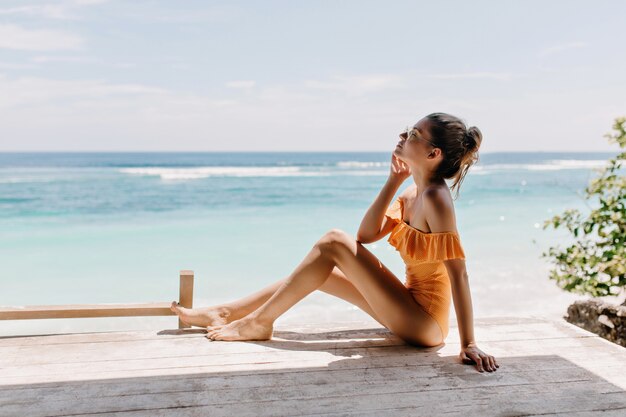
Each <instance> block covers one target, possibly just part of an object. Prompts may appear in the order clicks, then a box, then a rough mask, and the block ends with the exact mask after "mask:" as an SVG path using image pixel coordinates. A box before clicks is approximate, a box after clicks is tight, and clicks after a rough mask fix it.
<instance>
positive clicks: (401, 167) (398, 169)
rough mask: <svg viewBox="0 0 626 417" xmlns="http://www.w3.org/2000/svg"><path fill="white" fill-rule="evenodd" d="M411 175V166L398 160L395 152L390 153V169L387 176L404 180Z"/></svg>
mask: <svg viewBox="0 0 626 417" xmlns="http://www.w3.org/2000/svg"><path fill="white" fill-rule="evenodd" d="M410 176H411V168H409V166H408V165H407V164H405V163H404V162H402V161H401V160H399V159H398V158H397V157H396V155H395V154H391V170H390V172H389V178H394V179H396V178H397V179H399V180H402V181H404V180H405V179H407V178H409V177H410Z"/></svg>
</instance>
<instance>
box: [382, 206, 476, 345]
mask: <svg viewBox="0 0 626 417" xmlns="http://www.w3.org/2000/svg"><path fill="white" fill-rule="evenodd" d="M403 206H404V204H403V201H402V200H401V199H400V197H398V198H397V199H396V200H395V201H394V202H393V204H392V205H391V206H389V208H388V209H387V212H386V213H385V216H386V217H388V218H389V220H390V221H391V222H393V223H394V224H395V226H394V228H393V230H392V231H391V234H390V235H389V238H388V239H387V241H388V242H389V243H390V244H391V246H393V247H395V248H396V250H397V251H399V252H400V256H401V257H402V259H403V260H404V263H405V264H406V280H405V282H404V286H405V287H407V288H408V290H409V291H410V292H411V295H413V298H414V299H415V301H417V303H418V304H419V305H420V306H421V307H422V308H423V309H424V311H426V313H428V314H429V315H430V316H431V317H432V318H433V319H435V321H436V322H437V324H438V325H439V328H440V329H441V333H442V334H443V338H444V339H445V338H446V337H447V336H448V320H449V315H450V300H451V298H452V294H451V290H450V279H449V277H448V271H447V270H446V267H445V265H444V263H443V261H445V260H447V259H455V258H459V259H465V253H464V252H463V247H462V246H461V241H460V239H459V235H458V234H457V233H456V232H434V233H424V232H422V231H420V230H418V229H416V228H414V227H412V226H410V225H409V224H407V223H406V222H405V221H404V220H403V216H402V209H403Z"/></svg>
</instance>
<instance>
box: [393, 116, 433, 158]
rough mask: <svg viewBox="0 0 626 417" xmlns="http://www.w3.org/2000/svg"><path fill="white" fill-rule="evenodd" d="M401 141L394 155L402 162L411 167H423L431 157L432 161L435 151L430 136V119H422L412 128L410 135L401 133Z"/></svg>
mask: <svg viewBox="0 0 626 417" xmlns="http://www.w3.org/2000/svg"><path fill="white" fill-rule="evenodd" d="M399 136H400V141H399V142H398V145H397V146H396V149H395V150H394V151H393V153H394V154H395V155H396V157H397V158H398V159H400V160H401V161H403V162H405V163H408V164H410V165H423V164H424V163H425V162H427V161H428V159H429V155H430V159H432V155H431V154H432V152H433V150H434V149H435V146H434V145H433V143H432V141H431V136H430V122H429V121H428V119H421V120H420V121H418V122H417V123H415V125H413V126H412V128H409V134H408V135H407V133H405V132H403V133H400V135H399Z"/></svg>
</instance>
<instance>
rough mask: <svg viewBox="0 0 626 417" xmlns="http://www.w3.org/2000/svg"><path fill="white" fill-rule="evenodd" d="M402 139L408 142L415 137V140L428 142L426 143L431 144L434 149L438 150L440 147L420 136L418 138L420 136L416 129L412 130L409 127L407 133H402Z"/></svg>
mask: <svg viewBox="0 0 626 417" xmlns="http://www.w3.org/2000/svg"><path fill="white" fill-rule="evenodd" d="M400 137H401V138H403V139H406V140H411V139H412V138H414V137H415V138H417V139H422V140H424V141H426V142H428V143H430V144H431V145H432V146H433V147H434V148H437V147H438V146H437V145H435V144H434V143H433V142H431V141H429V140H426V139H424V138H423V137H422V136H421V135H419V136H418V135H417V134H416V133H415V128H412V127H411V128H409V127H408V126H407V128H406V129H405V131H404V132H402V133H400Z"/></svg>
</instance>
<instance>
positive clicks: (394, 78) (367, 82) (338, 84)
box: [304, 74, 405, 95]
mask: <svg viewBox="0 0 626 417" xmlns="http://www.w3.org/2000/svg"><path fill="white" fill-rule="evenodd" d="M404 85H405V83H404V80H403V79H402V77H401V76H399V75H396V74H380V75H352V76H333V77H332V80H331V81H319V80H306V81H305V82H304V86H305V87H306V88H309V89H314V90H326V91H335V92H340V93H347V94H352V95H353V94H363V93H371V92H376V91H382V90H386V89H389V88H399V87H404Z"/></svg>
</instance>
